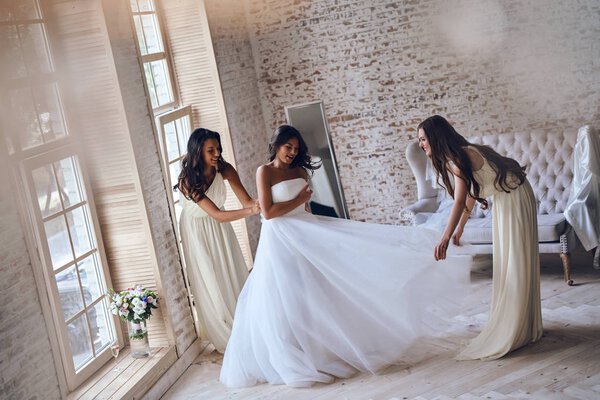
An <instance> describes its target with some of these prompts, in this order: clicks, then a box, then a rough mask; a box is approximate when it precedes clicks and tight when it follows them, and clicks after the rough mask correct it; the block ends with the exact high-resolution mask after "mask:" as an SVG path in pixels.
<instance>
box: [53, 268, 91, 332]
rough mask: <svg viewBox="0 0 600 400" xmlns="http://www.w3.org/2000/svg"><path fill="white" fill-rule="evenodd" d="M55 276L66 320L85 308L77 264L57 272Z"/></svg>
mask: <svg viewBox="0 0 600 400" xmlns="http://www.w3.org/2000/svg"><path fill="white" fill-rule="evenodd" d="M55 278H56V286H57V287H58V296H59V297H60V304H61V306H62V310H63V315H64V318H65V321H67V320H69V319H70V318H71V317H72V316H73V315H75V314H77V313H78V312H79V311H81V310H83V307H84V305H83V299H82V298H81V290H80V289H79V280H78V279H77V272H76V271H75V266H74V265H73V266H72V267H69V268H67V269H65V270H64V271H61V272H59V273H58V274H56V276H55Z"/></svg>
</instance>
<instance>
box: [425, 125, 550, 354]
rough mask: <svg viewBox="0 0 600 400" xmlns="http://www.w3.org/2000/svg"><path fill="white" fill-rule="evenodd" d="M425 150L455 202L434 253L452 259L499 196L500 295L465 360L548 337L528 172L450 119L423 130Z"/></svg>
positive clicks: (496, 252)
mask: <svg viewBox="0 0 600 400" xmlns="http://www.w3.org/2000/svg"><path fill="white" fill-rule="evenodd" d="M418 140H419V145H420V146H421V148H422V149H423V151H424V152H425V154H427V156H428V157H429V158H431V162H432V164H433V168H434V169H435V171H436V172H437V176H438V180H440V179H441V181H442V182H443V186H444V187H445V188H446V190H447V191H448V193H449V194H450V195H451V196H452V197H453V198H454V205H453V207H452V210H451V212H450V216H449V218H448V224H447V225H446V229H445V230H444V232H443V233H442V237H441V239H440V240H439V242H438V244H437V245H436V246H435V249H434V256H435V259H436V260H443V259H445V258H446V250H447V249H448V244H449V242H450V240H452V241H453V243H454V244H456V245H458V244H459V243H460V238H461V236H462V233H463V229H464V226H465V224H466V223H467V221H468V220H469V215H470V214H471V212H472V211H473V206H474V205H475V202H479V203H480V204H481V207H482V208H483V209H485V208H487V207H488V201H487V200H486V197H492V216H493V219H494V223H493V237H492V240H493V246H494V247H493V290H492V305H491V310H490V315H489V318H488V322H487V324H486V326H485V327H484V329H483V331H482V332H481V333H480V334H479V336H477V337H476V338H475V339H474V340H473V341H471V343H470V344H469V345H468V346H467V348H466V349H464V350H463V351H462V352H461V353H460V354H459V355H458V356H457V358H458V359H463V360H472V359H496V358H499V357H502V356H503V355H505V354H507V353H508V352H510V351H512V350H515V349H517V348H519V347H521V346H524V345H526V344H528V343H530V342H535V341H537V340H538V339H540V337H541V336H542V314H541V300H540V255H539V248H538V231H537V212H536V207H537V203H536V200H535V196H534V194H533V189H532V188H531V185H530V184H529V182H528V181H527V177H526V174H525V168H524V167H522V166H521V165H519V163H518V162H517V161H515V160H513V159H511V158H508V157H504V156H502V155H500V154H498V153H497V152H496V151H495V150H493V149H492V148H491V147H489V146H483V145H478V144H473V143H469V142H468V141H467V140H466V139H465V138H464V137H463V136H461V135H460V134H459V133H458V132H456V130H455V129H454V127H452V125H450V123H449V122H448V121H447V120H446V119H445V118H443V117H441V116H439V115H434V116H432V117H429V118H427V119H426V120H424V121H423V122H421V124H419V126H418Z"/></svg>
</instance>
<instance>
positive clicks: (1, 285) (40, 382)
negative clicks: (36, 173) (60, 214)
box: [0, 134, 61, 400]
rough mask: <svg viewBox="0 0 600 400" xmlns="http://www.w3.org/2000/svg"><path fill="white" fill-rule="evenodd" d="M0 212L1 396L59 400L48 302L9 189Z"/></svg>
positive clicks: (2, 194) (1, 181)
mask: <svg viewBox="0 0 600 400" xmlns="http://www.w3.org/2000/svg"><path fill="white" fill-rule="evenodd" d="M0 140H4V137H3V135H1V134H0ZM3 157H4V156H3ZM1 167H2V171H1V172H0V174H1V176H0V185H1V187H3V188H5V189H6V188H10V187H13V184H12V182H9V179H8V174H9V168H8V166H6V164H5V163H4V162H2V163H1ZM0 210H1V211H0V276H1V278H0V298H1V299H2V302H1V303H0V398H3V399H15V400H17V399H36V398H37V399H59V398H60V397H61V396H60V391H59V388H58V377H57V376H56V370H55V366H54V359H53V358H52V352H51V351H50V340H49V337H48V328H47V326H46V323H45V320H44V316H43V315H42V306H41V303H40V301H46V302H47V299H40V297H39V295H38V291H37V286H36V283H35V279H34V275H33V267H32V265H31V262H30V255H29V253H28V251H27V247H26V244H25V239H24V231H23V228H22V227H21V221H20V218H19V215H18V214H17V202H16V201H15V198H14V197H13V196H12V194H11V193H10V191H9V190H2V191H0Z"/></svg>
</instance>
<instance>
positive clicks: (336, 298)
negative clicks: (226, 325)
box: [220, 125, 470, 387]
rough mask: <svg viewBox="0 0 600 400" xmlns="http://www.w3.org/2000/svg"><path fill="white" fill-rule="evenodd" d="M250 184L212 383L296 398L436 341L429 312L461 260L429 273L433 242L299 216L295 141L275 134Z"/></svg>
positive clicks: (286, 131) (307, 162)
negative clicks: (253, 197)
mask: <svg viewBox="0 0 600 400" xmlns="http://www.w3.org/2000/svg"><path fill="white" fill-rule="evenodd" d="M269 152H270V160H271V161H270V162H269V163H268V164H265V165H263V166H261V167H260V168H259V169H258V171H257V174H256V179H257V187H258V196H259V202H260V208H261V212H262V215H263V223H262V228H261V234H260V241H259V244H258V249H257V251H256V259H255V262H254V269H253V271H252V273H251V274H250V276H249V278H248V280H247V281H246V284H245V286H244V288H243V289H242V292H241V294H240V296H239V299H238V304H237V308H236V312H235V319H234V323H233V329H232V333H231V337H230V339H229V342H228V344H227V348H226V351H225V356H224V360H223V367H222V369H221V376H220V380H221V382H223V383H224V384H225V385H227V386H230V387H243V386H251V385H254V384H256V383H260V382H269V383H274V384H283V383H285V384H287V385H289V386H294V387H306V386H310V385H312V384H313V383H315V382H331V381H332V380H333V379H334V378H335V377H340V378H345V377H349V376H351V375H353V374H355V373H356V372H357V371H368V372H371V373H376V372H377V371H378V370H380V369H382V368H383V367H386V366H388V365H391V364H397V363H401V362H402V357H403V353H406V352H407V350H408V349H409V347H410V346H411V344H412V343H413V342H414V341H415V339H417V338H418V337H420V336H421V335H427V334H433V333H435V329H436V326H431V324H428V323H427V322H431V320H432V316H433V315H434V310H433V308H434V306H440V305H442V304H444V303H446V304H447V303H448V302H449V301H452V300H453V297H454V298H455V297H457V296H458V293H460V291H461V290H462V289H463V286H462V285H463V283H464V282H466V280H467V279H468V274H469V270H470V265H469V260H468V259H467V258H465V257H461V256H451V257H448V258H447V259H446V260H445V261H444V262H443V263H441V264H440V263H438V264H435V263H436V261H435V260H434V257H433V255H432V254H431V250H430V249H431V248H432V247H433V245H435V243H436V240H437V233H436V232H434V231H429V230H426V229H423V228H413V227H398V226H390V225H377V224H370V223H364V222H356V221H349V220H343V219H337V218H330V217H322V216H316V215H312V214H310V213H308V212H307V211H306V207H307V206H306V204H307V203H308V201H309V200H310V197H311V189H310V186H309V185H308V183H307V182H308V178H309V172H312V170H314V169H316V168H318V166H317V165H314V164H313V163H311V159H310V155H309V154H308V150H307V147H306V144H305V142H304V140H303V139H302V136H301V135H300V133H299V132H298V131H297V130H296V129H295V128H293V127H291V126H288V125H283V126H280V127H279V128H278V129H277V130H276V132H275V134H274V135H273V138H272V140H271V143H270V144H269Z"/></svg>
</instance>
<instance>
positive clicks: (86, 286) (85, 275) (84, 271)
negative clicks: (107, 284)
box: [77, 253, 104, 304]
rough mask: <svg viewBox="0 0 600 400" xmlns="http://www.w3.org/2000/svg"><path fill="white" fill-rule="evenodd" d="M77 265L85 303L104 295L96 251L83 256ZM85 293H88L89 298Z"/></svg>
mask: <svg viewBox="0 0 600 400" xmlns="http://www.w3.org/2000/svg"><path fill="white" fill-rule="evenodd" d="M77 267H78V268H79V279H81V285H82V287H83V292H84V293H85V294H86V304H90V303H92V302H94V301H96V300H98V297H102V296H104V290H103V289H102V285H101V284H100V282H101V281H100V278H99V277H100V276H101V270H100V265H99V264H98V256H97V253H94V254H92V255H91V256H89V257H86V258H84V259H83V261H81V262H79V263H77ZM87 294H89V299H88V298H87Z"/></svg>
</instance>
